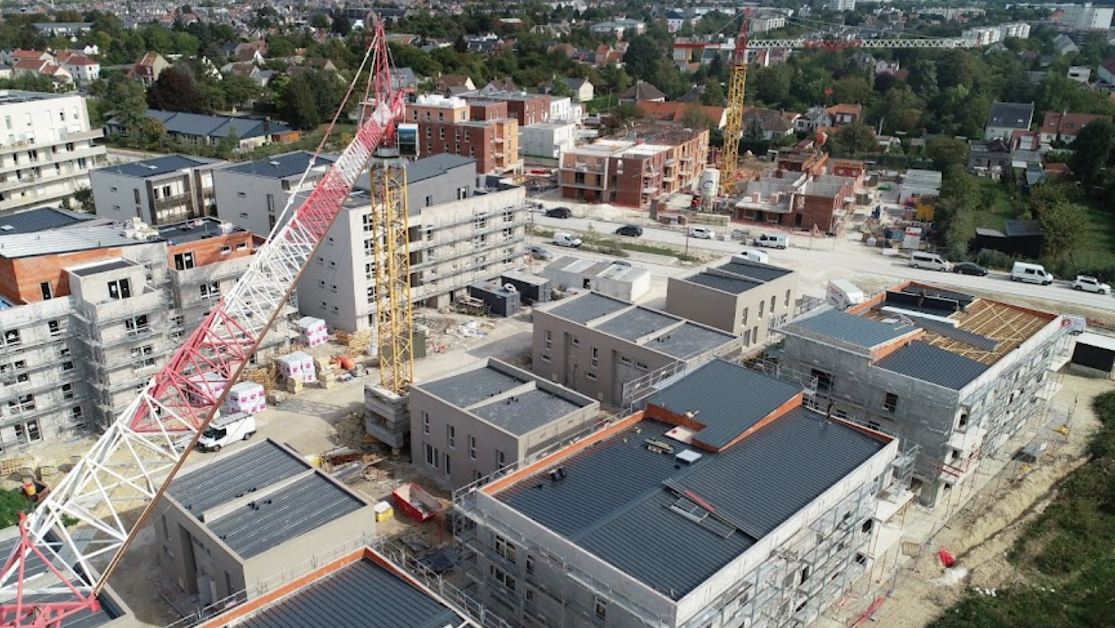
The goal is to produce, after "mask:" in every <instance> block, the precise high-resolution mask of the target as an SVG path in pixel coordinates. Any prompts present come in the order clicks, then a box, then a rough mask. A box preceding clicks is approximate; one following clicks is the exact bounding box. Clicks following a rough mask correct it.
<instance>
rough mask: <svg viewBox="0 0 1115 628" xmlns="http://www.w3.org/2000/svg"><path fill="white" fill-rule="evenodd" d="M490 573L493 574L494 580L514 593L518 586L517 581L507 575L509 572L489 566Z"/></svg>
mask: <svg viewBox="0 0 1115 628" xmlns="http://www.w3.org/2000/svg"><path fill="white" fill-rule="evenodd" d="M488 573H489V574H491V576H492V579H493V580H495V581H496V582H498V583H500V584H502V585H503V587H504V588H505V589H507V590H508V591H511V592H514V591H515V587H516V585H517V584H518V583H517V582H515V579H514V578H512V577H511V576H509V575H507V572H506V571H504V570H502V569H500V568H499V567H496V566H495V565H488Z"/></svg>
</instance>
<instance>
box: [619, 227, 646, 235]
mask: <svg viewBox="0 0 1115 628" xmlns="http://www.w3.org/2000/svg"><path fill="white" fill-rule="evenodd" d="M616 235H621V236H631V237H632V238H637V237H639V236H641V235H643V228H642V227H640V226H638V225H624V226H622V227H620V228H619V229H616Z"/></svg>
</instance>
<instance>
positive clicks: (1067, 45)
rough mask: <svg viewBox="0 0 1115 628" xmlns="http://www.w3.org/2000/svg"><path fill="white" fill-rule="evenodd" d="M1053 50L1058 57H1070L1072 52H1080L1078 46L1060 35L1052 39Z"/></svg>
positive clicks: (1063, 35) (1069, 38)
mask: <svg viewBox="0 0 1115 628" xmlns="http://www.w3.org/2000/svg"><path fill="white" fill-rule="evenodd" d="M1053 49H1054V50H1056V51H1057V54H1059V55H1070V54H1072V53H1074V52H1080V46H1077V45H1076V42H1075V41H1073V40H1072V38H1071V37H1069V36H1068V35H1066V34H1064V33H1061V34H1059V35H1057V36H1056V37H1054V38H1053Z"/></svg>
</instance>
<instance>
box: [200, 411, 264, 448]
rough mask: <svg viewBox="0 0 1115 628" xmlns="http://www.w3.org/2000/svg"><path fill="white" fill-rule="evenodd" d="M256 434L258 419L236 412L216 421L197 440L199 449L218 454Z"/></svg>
mask: <svg viewBox="0 0 1115 628" xmlns="http://www.w3.org/2000/svg"><path fill="white" fill-rule="evenodd" d="M255 433H256V418H255V416H254V415H251V414H248V413H247V412H235V413H233V414H230V415H228V416H221V417H219V418H217V419H214V420H213V422H212V423H210V424H209V427H208V428H207V429H206V430H205V432H203V433H202V435H201V438H199V439H198V440H197V448H198V449H200V450H201V451H205V452H218V451H220V450H221V448H222V447H224V446H226V445H230V444H232V443H234V442H236V441H238V440H248V439H249V438H251V437H252V436H253V435H254V434H255Z"/></svg>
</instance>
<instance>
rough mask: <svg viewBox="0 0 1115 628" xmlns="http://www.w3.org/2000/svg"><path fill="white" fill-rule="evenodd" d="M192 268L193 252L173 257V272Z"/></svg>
mask: <svg viewBox="0 0 1115 628" xmlns="http://www.w3.org/2000/svg"><path fill="white" fill-rule="evenodd" d="M193 267H194V254H193V252H186V253H178V254H176V255H175V256H174V268H175V270H187V269H190V268H193Z"/></svg>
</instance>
